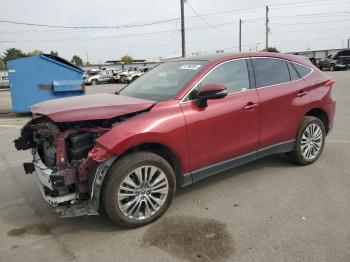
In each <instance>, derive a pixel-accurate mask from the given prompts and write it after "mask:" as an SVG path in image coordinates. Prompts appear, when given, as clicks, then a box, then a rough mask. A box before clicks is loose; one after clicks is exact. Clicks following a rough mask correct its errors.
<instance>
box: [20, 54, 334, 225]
mask: <svg viewBox="0 0 350 262" xmlns="http://www.w3.org/2000/svg"><path fill="white" fill-rule="evenodd" d="M315 83H317V84H316V85H315ZM333 84H334V81H333V80H332V79H331V78H330V77H329V76H327V75H326V74H324V73H322V72H321V71H320V70H319V69H318V68H316V67H315V66H314V65H313V64H312V63H310V61H308V60H306V59H305V58H303V57H298V56H293V55H285V54H279V53H263V52H258V53H237V54H230V55H228V54H225V53H220V54H215V55H207V56H197V57H189V58H183V59H180V60H177V61H173V62H169V63H164V64H161V65H159V66H157V67H156V68H154V69H152V70H151V71H150V72H148V73H147V74H146V75H144V76H143V77H141V78H140V79H138V80H137V81H135V82H132V83H131V84H129V85H128V86H126V87H125V88H124V89H122V90H121V91H120V92H119V95H112V94H96V95H89V96H82V97H74V98H66V99H56V100H52V101H47V102H43V103H40V104H37V105H34V106H32V112H33V114H34V115H35V116H36V118H34V119H33V120H31V121H30V122H29V123H27V124H26V125H25V126H24V127H23V129H22V130H21V136H20V137H19V138H18V139H17V140H15V146H16V148H17V149H18V150H27V149H32V154H33V162H30V163H25V164H24V168H25V172H26V173H31V172H34V171H35V172H36V175H37V177H38V179H39V186H40V190H41V192H42V195H43V197H44V199H45V200H46V201H47V202H48V203H50V204H51V205H52V206H53V207H55V208H56V211H57V212H60V213H61V214H62V215H63V216H70V217H71V216H79V215H95V214H97V213H98V211H99V209H100V208H103V209H104V210H105V212H106V213H107V214H108V215H109V217H110V218H111V219H112V220H113V221H114V222H115V223H117V224H118V225H120V226H123V227H129V228H130V227H139V226H143V225H146V224H149V223H151V222H153V221H155V220H156V219H157V218H159V217H160V216H161V215H162V214H164V212H165V211H166V210H167V209H168V207H169V206H170V204H171V202H172V200H173V198H174V195H175V191H176V188H177V186H187V185H189V184H192V183H194V182H197V181H199V180H201V179H204V178H206V177H208V176H211V175H214V174H216V173H219V172H222V171H225V170H228V169H230V168H233V167H236V166H239V165H242V164H246V163H248V162H251V161H254V160H256V159H259V158H263V157H266V156H268V155H271V154H277V153H287V154H288V156H289V157H290V159H291V160H292V161H294V162H295V163H296V164H298V165H310V164H312V163H314V162H315V161H316V160H317V159H318V158H319V157H320V155H321V153H322V150H323V147H324V145H325V141H326V135H327V134H328V133H329V132H330V130H331V129H332V127H333V122H334V113H335V104H336V102H335V100H334V98H333V96H332V87H333ZM301 172H302V171H301ZM100 204H101V206H100Z"/></svg>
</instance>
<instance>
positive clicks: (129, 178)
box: [102, 152, 176, 228]
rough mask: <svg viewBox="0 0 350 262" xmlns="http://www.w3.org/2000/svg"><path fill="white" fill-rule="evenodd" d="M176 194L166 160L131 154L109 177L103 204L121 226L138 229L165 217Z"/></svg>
mask: <svg viewBox="0 0 350 262" xmlns="http://www.w3.org/2000/svg"><path fill="white" fill-rule="evenodd" d="M152 174H153V175H152ZM175 190H176V178H175V174H174V171H173V169H172V167H171V166H170V165H169V163H168V162H167V161H166V160H165V159H164V158H162V157H160V156H159V155H157V154H154V153H150V152H136V153H130V154H128V155H126V156H124V157H122V158H120V159H119V160H118V161H117V162H116V163H115V164H114V165H113V166H112V167H111V169H110V171H109V173H108V174H107V177H106V178H105V181H104V183H103V190H102V204H103V207H104V210H105V212H106V213H107V215H108V216H109V217H110V218H111V220H113V222H115V223H116V224H117V225H118V226H121V227H124V228H135V227H140V226H144V225H147V224H149V223H152V222H153V221H155V220H157V219H158V218H159V217H161V216H162V215H163V214H164V213H165V211H166V210H167V209H168V208H169V206H170V204H171V202H172V200H173V198H174V196H175Z"/></svg>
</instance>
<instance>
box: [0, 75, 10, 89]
mask: <svg viewBox="0 0 350 262" xmlns="http://www.w3.org/2000/svg"><path fill="white" fill-rule="evenodd" d="M0 88H10V80H9V77H8V76H0Z"/></svg>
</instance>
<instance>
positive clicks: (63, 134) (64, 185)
mask: <svg viewBox="0 0 350 262" xmlns="http://www.w3.org/2000/svg"><path fill="white" fill-rule="evenodd" d="M120 121H123V119H122V118H120V117H119V118H115V119H110V120H93V121H91V120H90V121H79V122H68V123H54V122H53V121H51V120H50V119H49V118H48V117H46V116H41V117H39V118H36V119H33V120H31V121H30V122H28V123H27V124H26V125H25V126H24V127H23V128H22V130H21V136H20V137H19V138H18V139H16V140H15V141H14V143H15V147H16V148H17V150H28V149H31V150H32V154H33V162H31V163H24V165H23V166H24V169H25V172H26V173H27V174H28V173H33V172H34V171H35V173H36V175H37V178H38V181H39V187H40V190H41V193H42V195H43V197H44V199H45V200H46V201H47V202H48V203H49V204H50V205H52V206H53V207H54V208H55V209H56V211H57V212H58V213H60V214H61V215H62V216H66V217H71V216H80V215H96V214H98V208H99V195H100V189H101V185H102V181H103V178H104V176H105V175H106V173H107V171H108V169H109V167H110V166H111V165H112V163H113V162H114V160H115V159H116V156H115V155H114V154H113V153H111V152H110V151H108V150H107V149H106V148H104V147H103V146H101V145H99V144H97V143H96V142H95V140H96V138H98V137H99V136H101V135H103V134H104V133H105V132H108V131H109V130H110V129H111V128H112V127H113V126H114V125H116V124H118V123H119V122H120Z"/></svg>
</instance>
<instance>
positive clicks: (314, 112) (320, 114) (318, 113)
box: [305, 108, 329, 134]
mask: <svg viewBox="0 0 350 262" xmlns="http://www.w3.org/2000/svg"><path fill="white" fill-rule="evenodd" d="M305 116H314V117H317V118H318V119H320V120H321V121H322V123H323V125H324V127H325V130H326V134H328V131H329V118H328V115H327V113H326V111H324V110H323V109H321V108H313V109H311V110H309V111H308V112H307V113H306V114H305Z"/></svg>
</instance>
